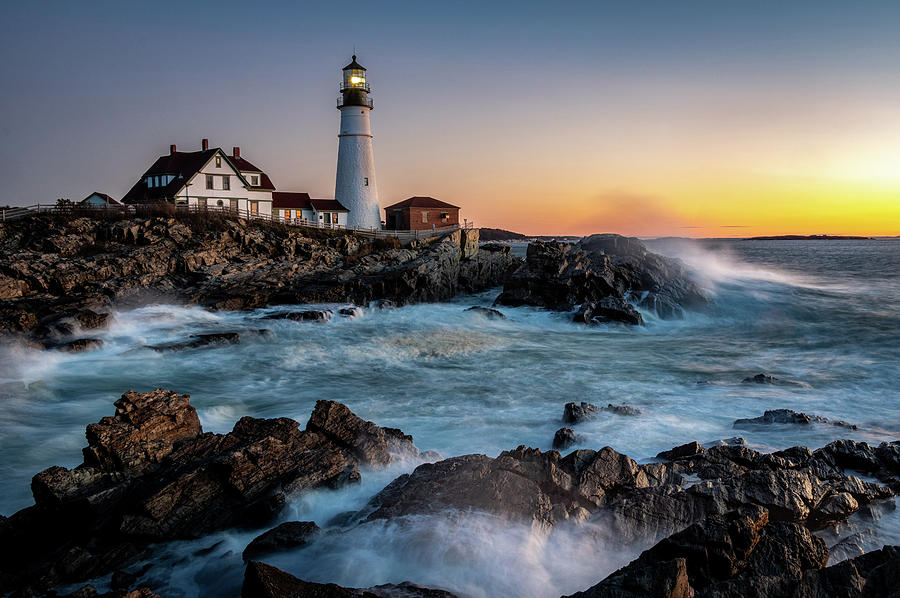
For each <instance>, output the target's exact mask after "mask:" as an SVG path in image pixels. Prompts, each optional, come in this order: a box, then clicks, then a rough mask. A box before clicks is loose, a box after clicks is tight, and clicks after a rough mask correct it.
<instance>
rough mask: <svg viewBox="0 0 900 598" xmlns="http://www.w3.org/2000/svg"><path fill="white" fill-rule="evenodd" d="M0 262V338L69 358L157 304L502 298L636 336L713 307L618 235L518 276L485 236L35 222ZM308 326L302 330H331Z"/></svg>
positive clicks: (223, 306) (572, 248) (41, 218)
mask: <svg viewBox="0 0 900 598" xmlns="http://www.w3.org/2000/svg"><path fill="white" fill-rule="evenodd" d="M0 250H2V252H3V255H4V259H3V261H2V262H0V334H19V335H22V336H24V337H25V338H26V339H28V340H30V341H32V342H33V343H34V344H36V345H37V346H41V347H44V348H48V349H55V350H62V351H71V352H77V351H85V350H91V349H94V348H98V347H100V346H102V340H101V339H100V338H97V337H96V334H95V333H94V332H93V331H96V330H99V329H102V328H104V327H106V326H107V324H108V321H109V317H110V313H109V312H110V310H111V309H113V308H114V307H116V306H119V305H124V306H129V305H141V304H144V303H148V302H151V301H159V300H164V301H170V302H175V303H182V304H188V305H200V306H204V307H206V308H208V309H214V310H247V309H255V308H260V307H265V306H271V305H286V304H303V303H344V304H349V305H348V307H346V308H345V310H359V309H360V308H359V307H357V306H368V305H376V304H377V305H383V304H390V305H405V304H409V303H420V302H434V301H447V300H449V299H451V298H452V297H454V296H455V295H457V294H458V293H472V292H477V291H482V290H485V289H488V288H492V287H499V286H501V285H502V286H503V291H502V293H501V294H500V295H499V297H497V300H496V302H495V305H510V306H517V305H531V306H535V307H542V308H546V309H550V310H555V311H564V312H565V311H574V310H575V309H576V308H579V309H578V311H577V313H575V315H574V316H573V321H575V322H581V323H585V324H599V323H609V322H616V323H624V324H629V325H640V324H643V318H642V315H641V313H640V312H639V311H638V310H637V309H636V308H635V305H637V306H638V307H641V308H642V309H645V310H649V311H652V312H654V313H656V314H657V315H658V316H659V317H661V318H675V317H680V316H681V315H682V314H683V313H684V310H689V309H701V308H703V307H704V306H705V305H707V304H708V303H709V298H708V297H707V296H706V295H705V293H704V292H703V290H702V289H700V288H699V287H698V286H697V285H696V283H694V282H693V281H692V279H691V275H690V273H689V272H688V271H687V270H686V268H685V267H684V266H683V264H681V263H680V262H678V261H677V260H673V259H670V258H666V257H663V256H660V255H657V254H654V253H651V252H649V251H648V250H647V248H646V247H644V245H643V244H642V243H641V242H640V241H638V240H637V239H630V238H626V237H621V236H619V235H593V236H590V237H585V238H584V239H582V240H581V241H579V242H577V243H574V244H571V243H560V242H556V241H547V242H535V243H532V244H530V245H529V247H528V255H527V258H526V259H525V261H524V263H523V261H522V260H521V259H520V258H517V257H515V256H513V255H511V253H510V248H509V246H508V245H502V244H497V243H481V244H480V243H479V231H478V230H477V229H474V230H456V231H453V232H450V233H447V234H446V235H443V236H437V237H431V238H428V239H419V240H413V241H411V242H410V243H409V244H408V245H407V246H405V247H401V246H400V244H399V242H398V241H397V240H396V239H394V238H390V237H389V238H386V239H376V240H372V239H367V238H364V237H360V236H358V235H355V234H353V233H348V232H345V231H329V230H317V229H302V228H297V227H289V226H283V225H275V224H270V223H264V222H257V221H246V220H242V219H239V218H236V217H228V216H221V215H218V216H217V215H209V216H204V215H196V214H195V215H188V216H181V217H179V218H173V217H152V218H140V219H137V218H135V219H125V220H115V219H110V220H107V219H104V218H102V217H100V216H96V217H79V218H74V219H66V218H64V217H58V216H50V215H36V216H34V217H32V218H27V219H23V220H19V221H13V222H9V223H3V224H2V225H0ZM484 312H485V314H493V315H497V314H498V313H499V312H496V310H494V311H493V312H488V311H487V310H486V309H485V310H484ZM305 313H306V312H297V319H310V320H327V319H329V318H330V316H331V314H330V313H329V314H324V312H322V313H321V314H320V315H319V316H315V317H310V318H304V317H303V315H304V314H305ZM310 314H312V312H310ZM307 315H309V314H307ZM342 315H352V314H344V313H342ZM500 315H502V314H500ZM287 317H292V316H287ZM492 317H493V316H492Z"/></svg>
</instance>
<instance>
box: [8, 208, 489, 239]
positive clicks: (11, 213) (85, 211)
mask: <svg viewBox="0 0 900 598" xmlns="http://www.w3.org/2000/svg"><path fill="white" fill-rule="evenodd" d="M154 209H159V211H160V213H164V212H166V211H172V210H174V211H175V213H189V214H201V215H202V214H208V215H210V216H211V217H212V216H223V215H224V216H233V217H236V218H242V219H245V220H262V221H266V222H276V223H279V224H284V225H287V226H297V227H301V228H315V229H320V230H321V229H328V230H343V231H350V232H353V233H355V234H357V235H362V236H364V237H369V238H386V237H396V238H398V239H399V240H400V241H401V242H407V241H409V240H411V239H428V238H431V237H434V236H438V235H445V234H447V233H452V232H453V231H456V230H459V229H467V230H469V229H474V228H475V223H474V222H469V221H466V222H465V223H464V224H462V225H459V224H454V225H450V226H442V227H435V228H433V229H430V230H387V229H376V228H359V227H352V226H343V225H340V224H335V223H330V224H326V223H325V222H316V221H310V220H307V219H305V218H284V217H282V216H273V215H271V214H261V213H259V212H252V211H250V210H248V209H240V208H231V207H220V206H197V205H193V206H176V205H173V204H168V203H167V204H158V205H157V204H141V205H131V206H85V205H80V204H73V205H59V204H49V205H42V204H37V205H34V206H26V207H16V208H7V209H2V210H0V221H3V222H5V221H8V220H17V219H20V218H25V217H28V216H32V215H34V214H39V213H52V214H59V215H70V216H72V217H78V216H79V215H94V214H97V215H109V214H122V215H123V216H127V215H130V214H137V213H139V212H140V211H153V210H154Z"/></svg>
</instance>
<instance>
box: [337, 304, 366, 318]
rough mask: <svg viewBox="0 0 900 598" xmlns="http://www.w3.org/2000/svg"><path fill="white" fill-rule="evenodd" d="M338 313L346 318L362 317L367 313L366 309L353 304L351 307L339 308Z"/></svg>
mask: <svg viewBox="0 0 900 598" xmlns="http://www.w3.org/2000/svg"><path fill="white" fill-rule="evenodd" d="M338 313H339V314H340V315H342V316H344V317H345V318H361V317H363V315H364V314H365V311H364V310H363V308H361V307H357V306H355V305H353V306H351V307H342V308H341V309H339V310H338Z"/></svg>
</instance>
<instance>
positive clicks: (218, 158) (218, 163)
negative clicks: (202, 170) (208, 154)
mask: <svg viewBox="0 0 900 598" xmlns="http://www.w3.org/2000/svg"><path fill="white" fill-rule="evenodd" d="M216 168H222V156H221V155H219V154H216Z"/></svg>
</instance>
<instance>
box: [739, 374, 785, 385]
mask: <svg viewBox="0 0 900 598" xmlns="http://www.w3.org/2000/svg"><path fill="white" fill-rule="evenodd" d="M741 382H743V383H744V384H775V383H776V382H778V378H776V377H775V376H770V375H768V374H756V375H755V376H748V377H747V378H744V379H743V380H741Z"/></svg>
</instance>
